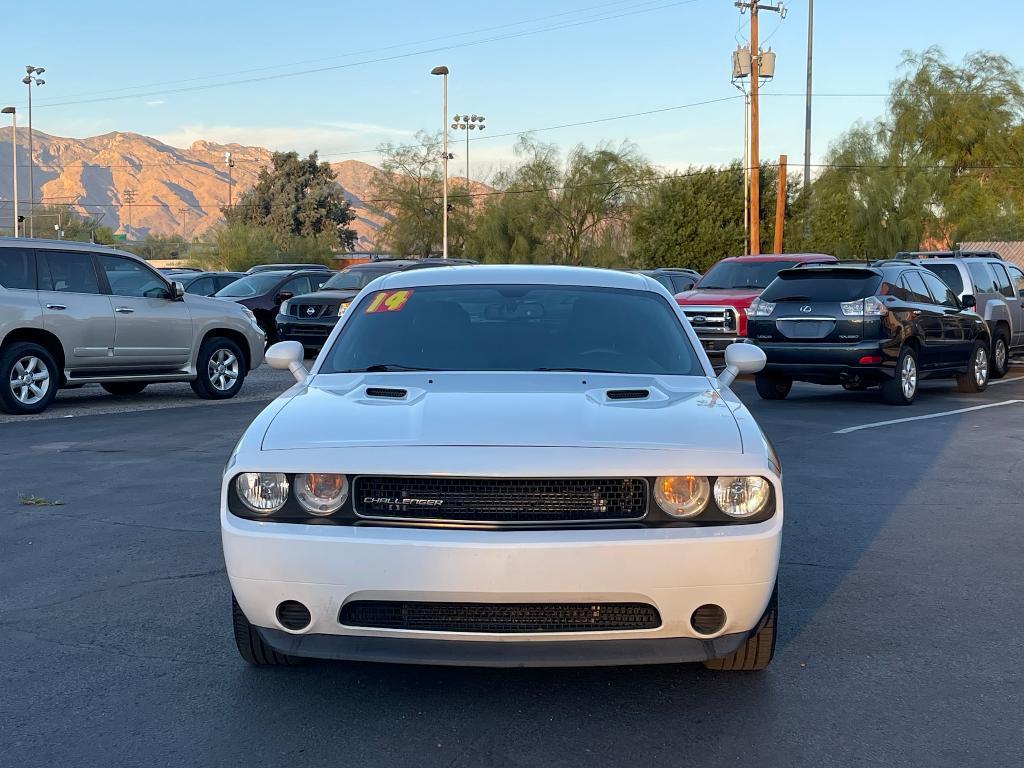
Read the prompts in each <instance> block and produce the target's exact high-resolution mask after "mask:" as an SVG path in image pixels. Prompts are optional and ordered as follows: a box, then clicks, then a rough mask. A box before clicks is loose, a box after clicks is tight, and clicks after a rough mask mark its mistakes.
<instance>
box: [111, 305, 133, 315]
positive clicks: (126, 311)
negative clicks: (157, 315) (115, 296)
mask: <svg viewBox="0 0 1024 768" xmlns="http://www.w3.org/2000/svg"><path fill="white" fill-rule="evenodd" d="M114 311H115V312H120V313H121V314H122V315H130V314H131V313H132V312H134V311H135V310H134V309H132V308H131V307H114Z"/></svg>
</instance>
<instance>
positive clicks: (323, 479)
mask: <svg viewBox="0 0 1024 768" xmlns="http://www.w3.org/2000/svg"><path fill="white" fill-rule="evenodd" d="M295 498H296V500H297V501H298V502H299V506H301V507H302V508H303V509H304V510H306V511H307V512H309V513H310V514H311V515H324V516H326V515H330V514H333V513H335V512H337V511H338V510H339V509H341V505H342V504H344V503H345V499H347V498H348V480H347V479H346V477H345V476H344V475H332V474H326V473H323V472H310V473H309V474H305V475H296V476H295Z"/></svg>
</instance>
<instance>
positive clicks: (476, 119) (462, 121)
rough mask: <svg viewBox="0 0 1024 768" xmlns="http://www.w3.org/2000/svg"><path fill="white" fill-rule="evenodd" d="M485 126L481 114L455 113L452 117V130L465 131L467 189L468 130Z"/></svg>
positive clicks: (467, 178) (467, 176) (467, 185)
mask: <svg viewBox="0 0 1024 768" xmlns="http://www.w3.org/2000/svg"><path fill="white" fill-rule="evenodd" d="M486 127H487V126H486V125H484V116H483V115H455V116H454V117H453V118H452V130H453V131H460V130H461V131H465V132H466V189H467V190H468V189H469V132H470V131H475V130H481V131H482V130H483V129H484V128H486Z"/></svg>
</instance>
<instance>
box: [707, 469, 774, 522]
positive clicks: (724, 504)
mask: <svg viewBox="0 0 1024 768" xmlns="http://www.w3.org/2000/svg"><path fill="white" fill-rule="evenodd" d="M771 493H772V492H771V484H770V483H769V482H768V481H767V480H765V479H764V478H763V477H750V476H747V477H720V478H718V479H717V480H716V481H715V504H717V505H718V508H719V509H721V510H722V511H723V512H725V514H727V515H729V517H753V516H754V515H756V514H758V513H759V512H761V511H762V510H764V508H765V506H766V505H767V504H768V499H770V498H771Z"/></svg>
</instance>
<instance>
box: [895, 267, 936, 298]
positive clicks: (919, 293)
mask: <svg viewBox="0 0 1024 768" xmlns="http://www.w3.org/2000/svg"><path fill="white" fill-rule="evenodd" d="M936 279H938V278H936ZM902 281H903V285H904V286H905V287H906V289H907V298H906V300H907V301H911V302H914V303H915V304H931V303H932V297H931V295H930V294H929V293H928V287H927V286H926V285H925V284H924V279H923V278H922V276H921V273H920V272H904V273H903V277H902Z"/></svg>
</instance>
